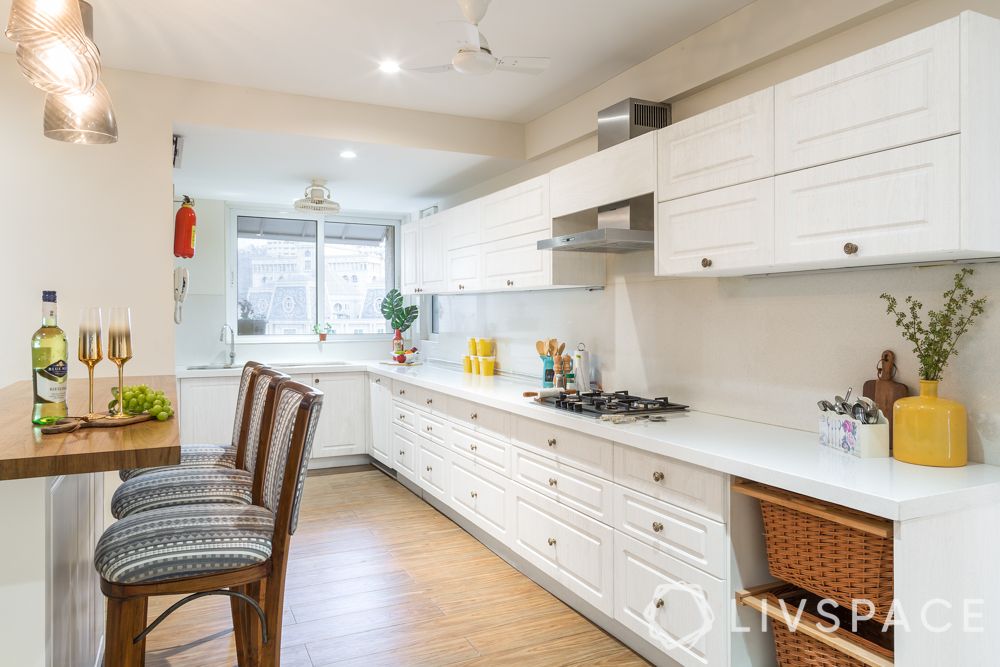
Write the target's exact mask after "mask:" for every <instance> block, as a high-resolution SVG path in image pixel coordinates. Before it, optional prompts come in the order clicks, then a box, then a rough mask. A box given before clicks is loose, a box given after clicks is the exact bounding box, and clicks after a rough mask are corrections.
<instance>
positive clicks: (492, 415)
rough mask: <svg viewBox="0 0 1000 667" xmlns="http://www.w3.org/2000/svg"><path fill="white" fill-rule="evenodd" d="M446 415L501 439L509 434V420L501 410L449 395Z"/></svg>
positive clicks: (506, 414)
mask: <svg viewBox="0 0 1000 667" xmlns="http://www.w3.org/2000/svg"><path fill="white" fill-rule="evenodd" d="M448 416H449V417H451V418H452V419H454V420H457V421H460V422H462V423H463V424H464V425H465V426H468V427H469V428H472V429H474V430H476V431H479V432H480V433H486V434H488V435H492V436H496V437H498V438H503V439H506V438H507V437H509V435H510V420H509V418H508V413H506V412H504V411H503V410H497V409H496V408H491V407H488V406H485V405H480V404H479V403H473V402H471V401H466V400H464V399H461V398H455V397H454V396H449V397H448Z"/></svg>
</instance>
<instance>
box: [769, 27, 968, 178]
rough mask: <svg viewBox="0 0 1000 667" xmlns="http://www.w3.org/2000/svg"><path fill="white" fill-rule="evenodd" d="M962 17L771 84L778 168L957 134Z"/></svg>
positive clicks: (810, 163) (796, 167)
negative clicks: (773, 95)
mask: <svg viewBox="0 0 1000 667" xmlns="http://www.w3.org/2000/svg"><path fill="white" fill-rule="evenodd" d="M959 59H960V56H959V19H958V18H955V19H952V20H950V21H946V22H944V23H939V24H937V25H935V26H932V27H930V28H926V29H924V30H921V31H919V32H915V33H913V34H911V35H907V36H906V37H902V38H900V39H896V40H893V41H891V42H889V43H888V44H883V45H882V46H878V47H875V48H874V49H870V50H868V51H864V52H862V53H859V54H857V55H855V56H851V57H850V58H846V59H844V60H841V61H840V62H836V63H833V64H832V65H828V66H826V67H821V68H820V69H818V70H814V71H812V72H809V73H808V74H803V75H802V76H799V77H796V78H794V79H791V80H789V81H785V82H784V83H780V84H778V85H777V86H775V104H774V112H775V144H776V146H775V163H776V166H777V169H778V172H779V173H780V172H784V171H791V170H793V169H801V168H803V167H809V166H813V165H817V164H823V163H826V162H833V161H835V160H841V159H843V158H848V157H853V156H856V155H863V154H865V153H872V152H875V151H880V150H885V149H887V148H894V147H896V146H903V145H905V144H911V143H914V142H917V141H922V140H924V139H932V138H934V137H940V136H943V135H946V134H950V133H954V132H958V130H959V126H960V120H959V103H960V99H961V98H960V90H959V85H960V80H961V76H960V64H959Z"/></svg>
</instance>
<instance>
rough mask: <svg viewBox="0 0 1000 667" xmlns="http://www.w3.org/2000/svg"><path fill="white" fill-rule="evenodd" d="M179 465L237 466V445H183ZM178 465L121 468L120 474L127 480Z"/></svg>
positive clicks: (197, 466)
mask: <svg viewBox="0 0 1000 667" xmlns="http://www.w3.org/2000/svg"><path fill="white" fill-rule="evenodd" d="M178 465H180V466H184V467H190V468H235V467H236V447H234V446H233V445H181V462H180V463H179V464H178ZM176 467H177V466H156V467H153V468H129V469H128V470H119V471H118V476H119V477H121V478H122V481H123V482H125V481H128V480H130V479H132V478H133V477H138V476H139V475H145V474H146V473H149V472H152V471H153V470H165V469H167V468H176Z"/></svg>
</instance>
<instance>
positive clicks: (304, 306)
mask: <svg viewBox="0 0 1000 667" xmlns="http://www.w3.org/2000/svg"><path fill="white" fill-rule="evenodd" d="M230 219H231V227H232V229H233V230H234V236H235V240H234V241H235V242H234V243H233V248H234V250H235V252H234V253H233V254H234V255H235V258H234V259H235V262H234V264H235V270H233V271H232V272H231V275H233V276H234V279H233V283H234V284H232V285H231V287H232V288H234V289H231V290H230V308H231V310H230V312H231V313H234V314H235V319H236V331H237V334H238V335H239V336H303V335H310V334H312V333H313V331H314V327H316V325H317V324H318V325H321V326H323V325H325V326H327V327H328V328H329V331H330V332H331V333H333V334H341V335H347V336H357V335H380V334H387V333H390V332H389V331H388V325H387V323H386V322H385V320H384V319H383V318H382V313H381V305H382V297H383V296H384V295H385V293H386V292H388V291H389V290H390V289H392V288H393V287H396V274H397V270H396V256H397V253H396V236H397V234H396V230H397V229H398V226H399V221H398V220H390V219H384V218H365V217H359V216H342V215H337V216H323V215H316V216H314V215H312V214H303V215H286V214H283V213H267V212H260V211H242V210H240V211H236V210H232V211H231V212H230ZM317 232H319V234H317ZM230 261H231V263H233V261H232V259H231V260H230Z"/></svg>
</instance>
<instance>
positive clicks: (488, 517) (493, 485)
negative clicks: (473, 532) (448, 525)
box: [449, 456, 513, 542]
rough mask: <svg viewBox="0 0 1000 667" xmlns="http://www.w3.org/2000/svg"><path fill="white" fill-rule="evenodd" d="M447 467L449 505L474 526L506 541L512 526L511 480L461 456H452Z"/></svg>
mask: <svg viewBox="0 0 1000 667" xmlns="http://www.w3.org/2000/svg"><path fill="white" fill-rule="evenodd" d="M450 470H451V479H450V480H449V484H450V487H449V496H450V497H451V505H452V506H453V507H455V508H457V509H458V510H459V512H461V513H462V514H464V515H465V516H466V517H467V518H468V519H470V520H471V521H472V522H473V523H475V524H476V525H477V526H479V527H480V528H482V529H483V530H485V531H486V532H488V533H489V534H491V535H493V536H494V537H496V538H498V539H500V540H502V541H504V542H506V540H507V537H508V534H509V533H510V529H511V525H512V521H511V516H510V515H511V510H512V508H513V506H512V504H511V502H510V498H509V494H510V486H511V484H510V480H509V479H507V478H506V477H501V476H500V475H498V474H496V473H494V472H493V471H491V470H486V469H484V468H483V467H482V466H479V465H476V464H475V463H473V462H472V461H469V460H467V459H464V458H462V457H461V456H453V457H452V460H451V466H450Z"/></svg>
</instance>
